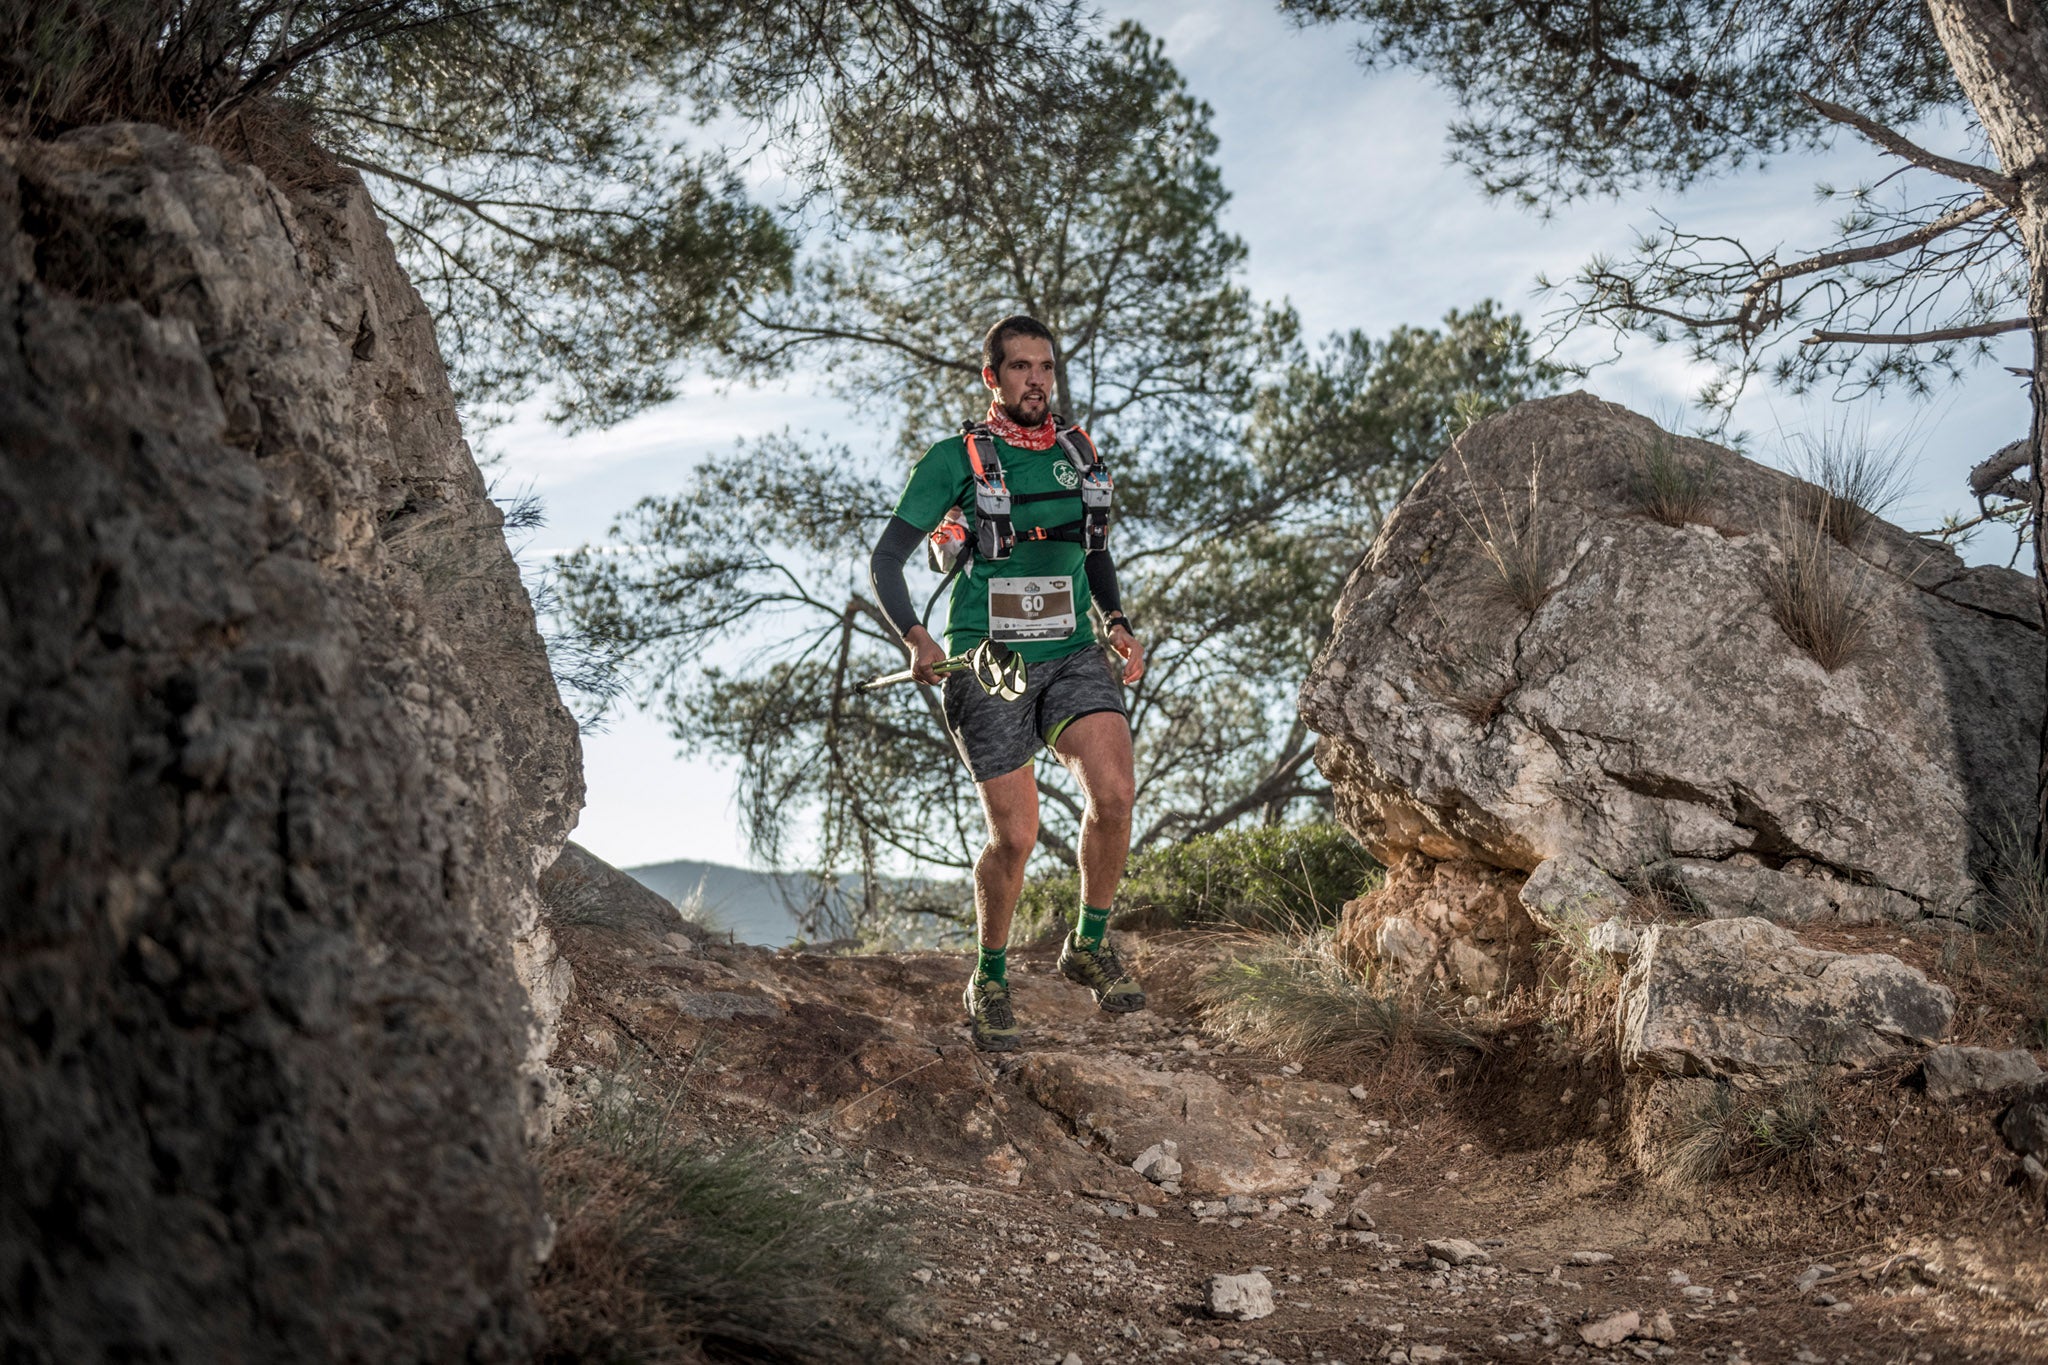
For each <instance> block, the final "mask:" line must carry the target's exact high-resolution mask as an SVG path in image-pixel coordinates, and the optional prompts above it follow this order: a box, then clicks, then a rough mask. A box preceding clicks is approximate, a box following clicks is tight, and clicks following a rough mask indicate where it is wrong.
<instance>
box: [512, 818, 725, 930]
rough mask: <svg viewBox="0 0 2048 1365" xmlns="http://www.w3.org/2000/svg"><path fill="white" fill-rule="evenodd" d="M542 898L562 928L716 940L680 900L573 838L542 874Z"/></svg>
mask: <svg viewBox="0 0 2048 1365" xmlns="http://www.w3.org/2000/svg"><path fill="white" fill-rule="evenodd" d="M540 894H541V899H542V901H543V903H544V904H545V905H546V907H547V913H548V919H549V920H550V921H551V922H552V923H554V924H557V925H563V924H601V925H604V926H606V927H607V928H611V929H639V930H643V931H645V932H647V933H650V934H657V935H668V934H681V935H684V936H685V938H686V939H687V941H688V942H690V943H691V944H693V945H694V944H700V943H705V942H708V941H709V940H710V939H711V938H712V937H713V935H712V934H711V932H710V931H709V930H707V929H705V928H704V927H703V926H702V925H700V924H697V923H695V922H693V921H691V920H687V919H685V918H683V913H682V911H680V910H678V909H677V908H676V905H675V902H674V901H671V900H669V899H668V898H667V897H666V896H663V895H662V894H661V893H659V892H657V891H655V890H653V889H652V888H651V887H648V886H645V885H643V884H641V883H640V882H637V881H635V880H634V879H633V878H632V877H631V876H629V875H628V874H626V873H624V872H621V871H619V869H617V868H616V867H613V866H612V865H611V864H610V863H608V862H606V861H605V860H604V859H602V858H600V857H598V856H597V855H596V854H595V853H592V852H591V851H590V850H589V849H587V848H585V847H583V845H581V844H579V843H577V842H576V841H574V840H573V839H572V840H570V841H569V842H568V843H565V844H563V845H562V851H561V853H560V854H559V855H558V856H557V857H556V858H555V861H554V862H553V863H552V864H550V865H549V867H548V870H547V871H545V872H543V873H541V876H540ZM684 951H688V949H685V950H684Z"/></svg>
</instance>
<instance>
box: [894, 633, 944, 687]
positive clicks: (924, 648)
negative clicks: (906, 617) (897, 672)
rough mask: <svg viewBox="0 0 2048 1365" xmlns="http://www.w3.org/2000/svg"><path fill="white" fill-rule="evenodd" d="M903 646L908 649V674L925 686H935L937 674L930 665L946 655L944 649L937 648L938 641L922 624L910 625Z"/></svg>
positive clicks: (936, 684) (937, 682) (937, 683)
mask: <svg viewBox="0 0 2048 1365" xmlns="http://www.w3.org/2000/svg"><path fill="white" fill-rule="evenodd" d="M903 644H904V647H905V648H907V649H908V650H909V651H910V676H911V677H913V678H915V679H917V680H918V681H919V682H921V683H924V684H926V685H927V686H931V687H937V686H938V685H939V682H940V678H939V675H938V674H936V673H934V672H932V665H933V664H936V663H938V662H939V661H940V660H941V659H944V658H945V657H946V651H945V650H943V649H941V648H939V642H938V641H937V640H934V639H933V638H932V633H931V632H930V631H928V630H926V629H925V628H924V627H923V626H912V627H911V628H910V632H909V634H907V635H905V636H904V637H903Z"/></svg>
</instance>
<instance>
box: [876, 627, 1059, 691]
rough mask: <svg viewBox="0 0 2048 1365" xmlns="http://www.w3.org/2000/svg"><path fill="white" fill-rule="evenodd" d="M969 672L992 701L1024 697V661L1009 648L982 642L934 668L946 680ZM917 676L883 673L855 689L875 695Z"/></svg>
mask: <svg viewBox="0 0 2048 1365" xmlns="http://www.w3.org/2000/svg"><path fill="white" fill-rule="evenodd" d="M962 669H965V670H967V671H968V672H969V673H971V674H972V675H973V677H974V680H975V681H976V682H977V683H980V684H981V690H982V691H984V692H986V693H988V694H989V695H990V696H991V697H996V698H1000V699H1001V700H1003V701H1015V700H1017V698H1019V697H1021V696H1023V695H1024V660H1023V659H1022V658H1021V657H1020V656H1018V655H1017V654H1016V653H1014V652H1012V651H1011V649H1010V647H1009V646H1008V645H1004V644H999V643H997V642H996V641H994V640H983V641H982V642H981V643H980V644H978V645H976V646H975V647H974V648H973V649H970V650H968V651H967V652H966V653H965V654H955V655H952V656H951V657H949V658H944V659H941V660H939V661H938V662H937V663H935V664H933V665H932V672H934V673H937V674H939V675H941V676H944V675H945V674H948V673H958V672H960V671H961V670H962ZM914 676H915V674H913V673H912V671H911V670H910V669H907V668H905V669H900V670H898V671H897V672H894V673H884V674H882V676H880V677H879V678H869V679H868V680H867V681H866V682H864V683H857V684H855V686H854V689H853V690H854V691H855V692H856V693H862V692H872V691H874V690H875V689H876V688H879V687H889V686H893V685H894V684H896V683H906V682H909V681H910V680H911V679H912V678H913V677H914Z"/></svg>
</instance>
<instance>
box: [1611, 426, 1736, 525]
mask: <svg viewBox="0 0 2048 1365" xmlns="http://www.w3.org/2000/svg"><path fill="white" fill-rule="evenodd" d="M1720 480H1721V469H1720V466H1719V464H1718V463H1717V462H1716V461H1715V459H1714V457H1713V456H1712V455H1711V454H1709V455H1705V456H1702V457H1700V458H1698V459H1687V458H1686V457H1685V456H1683V455H1681V454H1680V453H1679V451H1678V447H1677V445H1676V444H1675V442H1674V441H1673V440H1672V439H1671V438H1670V437H1660V438H1659V439H1657V440H1655V441H1652V442H1651V443H1650V444H1648V445H1646V446H1643V447H1641V448H1640V449H1638V450H1636V451H1635V452H1634V453H1633V454H1631V455H1630V457H1629V462H1628V498H1629V501H1630V502H1632V503H1634V504H1635V506H1636V509H1637V510H1638V511H1640V512H1641V513H1642V514H1643V515H1644V516H1647V517H1649V518H1650V519H1651V520H1653V521H1661V522H1663V523H1664V524H1665V525H1666V526H1684V525H1686V524H1687V523H1689V522H1696V521H1700V520H1702V519H1703V517H1704V516H1705V513H1706V510H1707V506H1708V504H1710V503H1711V502H1712V501H1713V499H1714V490H1715V489H1716V487H1717V486H1718V485H1719V483H1720Z"/></svg>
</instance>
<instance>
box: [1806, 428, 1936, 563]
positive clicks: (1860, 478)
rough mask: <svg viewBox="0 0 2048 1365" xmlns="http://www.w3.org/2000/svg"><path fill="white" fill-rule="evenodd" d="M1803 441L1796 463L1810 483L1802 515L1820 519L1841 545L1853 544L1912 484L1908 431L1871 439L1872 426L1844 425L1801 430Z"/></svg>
mask: <svg viewBox="0 0 2048 1365" xmlns="http://www.w3.org/2000/svg"><path fill="white" fill-rule="evenodd" d="M1799 443H1800V446H1801V451H1800V454H1799V456H1798V457H1797V458H1796V459H1795V460H1794V465H1795V467H1796V469H1797V470H1798V472H1799V474H1800V476H1801V477H1803V478H1804V479H1806V481H1807V484H1808V487H1807V488H1805V489H1803V490H1801V491H1802V494H1803V499H1804V504H1805V505H1804V507H1803V508H1802V511H1803V512H1804V514H1805V515H1804V516H1803V517H1802V518H1801V519H1802V520H1804V521H1812V522H1815V523H1816V524H1818V525H1819V526H1820V527H1821V528H1822V529H1824V530H1825V531H1826V533H1827V534H1828V536H1830V537H1831V538H1832V539H1833V540H1834V541H1835V542H1836V543H1837V544H1839V545H1843V546H1847V547H1849V548H1851V549H1854V548H1855V547H1856V546H1857V545H1858V544H1860V543H1861V542H1862V540H1863V538H1864V536H1866V535H1867V534H1869V532H1870V528H1871V527H1872V526H1873V525H1875V524H1876V523H1877V522H1878V520H1879V519H1880V518H1882V517H1883V516H1884V514H1885V513H1886V512H1887V511H1889V510H1890V509H1891V508H1892V507H1893V506H1895V505H1896V504H1897V503H1898V501H1899V499H1901V498H1903V497H1904V496H1905V495H1906V493H1907V492H1908V491H1909V489H1910V487H1911V479H1910V477H1909V473H1908V471H1909V469H1910V465H1911V461H1910V460H1909V459H1908V454H1909V452H1908V450H1907V448H1906V440H1905V438H1903V437H1901V438H1898V439H1894V440H1892V441H1889V442H1883V443H1879V444H1872V443H1871V441H1870V439H1869V430H1868V427H1867V426H1862V427H1856V426H1846V425H1845V426H1842V427H1838V428H1830V429H1829V430H1827V431H1824V432H1822V433H1821V435H1820V436H1818V437H1811V436H1801V437H1800V438H1799Z"/></svg>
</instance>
